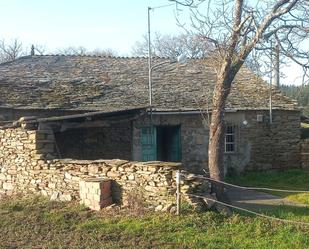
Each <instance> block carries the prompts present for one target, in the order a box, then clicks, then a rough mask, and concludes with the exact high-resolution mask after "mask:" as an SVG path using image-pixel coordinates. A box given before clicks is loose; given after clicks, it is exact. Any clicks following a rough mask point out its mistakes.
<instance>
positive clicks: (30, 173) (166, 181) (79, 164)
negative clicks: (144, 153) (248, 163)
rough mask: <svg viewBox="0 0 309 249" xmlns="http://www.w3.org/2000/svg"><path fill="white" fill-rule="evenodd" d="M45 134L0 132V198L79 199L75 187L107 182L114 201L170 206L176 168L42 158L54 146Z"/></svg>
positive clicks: (77, 190)
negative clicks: (87, 182)
mask: <svg viewBox="0 0 309 249" xmlns="http://www.w3.org/2000/svg"><path fill="white" fill-rule="evenodd" d="M52 138H53V135H52V134H51V132H50V131H29V130H23V129H21V128H16V129H6V130H0V194H5V195H12V194H16V193H22V194H27V193H29V192H31V193H40V194H42V195H45V196H49V197H50V198H51V199H55V200H56V199H59V200H63V201H70V200H72V199H78V198H79V182H80V181H81V180H84V179H87V178H93V177H105V178H109V179H112V180H113V181H112V198H113V201H114V202H118V203H122V204H126V203H127V202H128V198H132V196H133V197H134V194H138V195H139V196H142V198H143V199H144V201H145V202H146V203H148V206H150V207H158V206H159V207H160V209H161V208H162V209H163V208H166V207H167V206H170V205H171V203H174V202H175V173H176V171H177V170H178V169H179V167H180V164H177V163H163V162H145V163H139V162H129V161H126V160H117V159H116V160H94V161H87V160H72V159H62V160H60V159H47V158H49V157H52V155H53V153H54V150H55V148H54V146H53V144H52V141H53V139H52Z"/></svg>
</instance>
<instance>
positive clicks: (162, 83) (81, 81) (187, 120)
mask: <svg viewBox="0 0 309 249" xmlns="http://www.w3.org/2000/svg"><path fill="white" fill-rule="evenodd" d="M165 61H167V59H165V58H155V59H154V62H153V63H154V64H156V63H163V64H162V65H161V66H159V67H157V68H156V69H155V70H153V73H152V76H153V106H152V108H151V109H150V108H149V106H148V68H147V58H122V57H117V58H115V57H97V56H63V55H45V56H35V55H34V56H26V57H22V58H19V59H17V60H15V61H12V62H8V63H3V64H1V65H0V119H1V127H2V129H4V128H8V127H11V128H14V127H19V126H22V127H24V128H25V129H34V130H49V131H51V132H52V134H53V135H54V138H55V139H54V140H53V141H52V142H50V143H49V144H48V145H46V144H45V145H44V146H45V147H44V146H43V147H42V148H41V149H42V150H45V152H50V153H49V154H47V157H50V158H72V159H89V160H93V159H115V158H120V159H125V160H131V161H132V160H133V161H153V160H159V161H175V162H182V164H183V167H185V168H186V169H187V170H189V171H191V172H201V171H202V169H203V168H204V167H207V151H208V125H207V124H208V120H209V118H208V117H209V115H210V114H211V95H212V91H213V87H214V82H215V78H216V73H215V69H214V66H213V62H212V61H211V60H202V59H191V60H189V61H188V62H187V63H186V64H177V63H167V62H166V63H165ZM271 91H272V118H273V120H272V123H271V122H270V118H269V95H270V94H269V92H270V88H269V85H267V84H266V83H265V82H264V81H263V80H261V79H260V78H259V77H257V76H256V75H254V74H253V73H252V72H251V71H250V70H248V69H246V68H243V69H242V70H241V72H240V73H239V74H238V76H237V78H236V79H235V81H234V83H233V88H232V91H231V94H230V96H229V99H228V102H227V108H226V140H225V156H224V157H225V165H226V172H228V171H238V172H241V171H244V170H265V169H285V168H292V167H295V168H297V167H300V142H299V141H300V131H299V128H300V110H299V108H298V106H297V103H296V102H295V101H293V100H291V99H288V98H287V97H285V96H283V95H282V94H281V92H280V91H279V90H278V89H276V88H275V87H273V88H272V89H271ZM38 148H39V146H38Z"/></svg>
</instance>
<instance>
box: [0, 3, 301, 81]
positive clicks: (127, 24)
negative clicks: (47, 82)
mask: <svg viewBox="0 0 309 249" xmlns="http://www.w3.org/2000/svg"><path fill="white" fill-rule="evenodd" d="M166 4H170V2H168V0H114V1H113V0H1V15H0V39H5V40H6V41H7V42H9V41H10V40H12V39H15V38H18V39H19V40H20V41H21V42H23V44H24V45H25V46H26V47H28V48H29V47H30V44H39V45H43V46H45V47H46V52H48V53H56V52H57V49H61V48H65V47H69V46H75V47H78V46H83V47H85V48H86V49H87V50H94V49H97V48H99V49H107V48H111V49H113V50H115V51H116V52H118V53H119V54H120V55H126V56H128V55H130V52H131V50H132V46H133V45H134V44H135V42H136V41H137V40H141V39H142V35H143V34H146V32H147V7H148V6H151V7H154V6H161V5H166ZM174 11H175V7H174V6H170V7H165V8H160V9H155V10H154V11H153V12H152V13H151V29H152V33H153V34H154V33H155V32H156V31H158V32H160V33H162V34H166V33H179V32H181V28H179V27H178V26H177V25H176V19H175V12H174ZM183 15H184V13H183ZM29 50H30V49H29ZM284 71H286V72H288V73H287V74H288V78H287V79H285V80H284V83H290V82H293V81H294V79H295V78H296V77H299V76H300V74H301V68H299V67H296V66H295V65H292V66H291V67H290V68H284ZM291 72H293V73H291Z"/></svg>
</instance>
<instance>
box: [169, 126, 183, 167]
mask: <svg viewBox="0 0 309 249" xmlns="http://www.w3.org/2000/svg"><path fill="white" fill-rule="evenodd" d="M170 136H171V137H170V143H169V148H168V149H169V151H168V158H169V161H171V162H180V161H181V140H180V127H173V129H170Z"/></svg>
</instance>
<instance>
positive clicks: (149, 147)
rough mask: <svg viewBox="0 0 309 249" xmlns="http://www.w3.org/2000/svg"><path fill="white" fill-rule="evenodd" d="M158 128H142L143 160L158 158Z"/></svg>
mask: <svg viewBox="0 0 309 249" xmlns="http://www.w3.org/2000/svg"><path fill="white" fill-rule="evenodd" d="M156 138H157V129H156V127H154V126H153V127H152V128H151V127H143V128H142V129H141V145H142V161H155V160H157V140H156Z"/></svg>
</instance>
